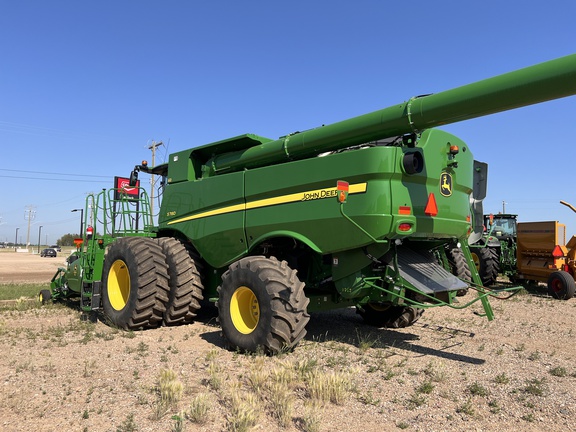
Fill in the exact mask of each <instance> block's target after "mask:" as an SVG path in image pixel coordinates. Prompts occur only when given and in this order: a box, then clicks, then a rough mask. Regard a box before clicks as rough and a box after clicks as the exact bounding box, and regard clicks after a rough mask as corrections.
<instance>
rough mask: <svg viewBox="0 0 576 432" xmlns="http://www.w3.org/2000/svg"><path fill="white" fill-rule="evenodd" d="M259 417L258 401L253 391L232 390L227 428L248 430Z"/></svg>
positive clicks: (233, 430) (240, 431) (230, 429)
mask: <svg viewBox="0 0 576 432" xmlns="http://www.w3.org/2000/svg"><path fill="white" fill-rule="evenodd" d="M258 417H259V410H258V401H257V399H256V396H254V394H253V393H238V392H233V393H232V395H231V397H230V414H229V415H228V418H227V419H226V421H227V429H228V430H229V431H231V432H248V431H249V430H250V429H251V428H252V427H254V426H256V423H257V422H258Z"/></svg>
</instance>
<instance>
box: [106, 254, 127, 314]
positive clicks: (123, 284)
mask: <svg viewBox="0 0 576 432" xmlns="http://www.w3.org/2000/svg"><path fill="white" fill-rule="evenodd" d="M129 296H130V273H129V272H128V267H127V266H126V263H125V262H124V261H122V260H116V261H114V263H113V264H112V266H111V267H110V271H109V272H108V299H109V300H110V305H111V306H112V307H113V308H114V309H116V310H117V311H120V310H122V309H124V307H126V303H128V297H129Z"/></svg>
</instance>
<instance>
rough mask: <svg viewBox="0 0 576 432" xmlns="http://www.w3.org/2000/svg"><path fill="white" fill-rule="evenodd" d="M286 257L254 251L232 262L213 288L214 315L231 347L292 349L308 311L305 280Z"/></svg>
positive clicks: (273, 351) (274, 351) (271, 350)
mask: <svg viewBox="0 0 576 432" xmlns="http://www.w3.org/2000/svg"><path fill="white" fill-rule="evenodd" d="M296 273H297V272H296V270H293V269H291V268H290V267H288V264H287V263H286V261H278V260H277V259H276V258H274V257H271V258H266V257H263V256H253V257H246V258H243V259H241V260H239V261H237V262H235V263H234V264H232V265H231V266H230V267H229V268H228V270H227V271H226V272H225V273H224V274H223V275H222V285H221V286H219V287H218V293H219V299H218V303H217V304H216V306H217V307H218V318H219V321H220V325H221V326H222V333H223V334H224V336H225V337H226V339H227V340H228V341H229V342H230V344H231V345H232V347H233V348H238V349H240V350H242V351H249V352H254V351H257V350H258V349H264V351H265V352H267V353H270V354H277V353H280V352H281V351H283V350H286V349H290V348H293V347H294V346H296V344H297V343H298V342H299V341H300V340H301V339H302V338H303V337H304V336H305V335H306V324H307V323H308V321H309V319H310V315H309V314H308V312H307V311H306V308H307V306H308V302H309V300H308V298H307V297H306V296H305V295H304V283H302V282H301V281H300V280H299V279H298V276H297V275H296Z"/></svg>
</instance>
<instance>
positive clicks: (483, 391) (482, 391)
mask: <svg viewBox="0 0 576 432" xmlns="http://www.w3.org/2000/svg"><path fill="white" fill-rule="evenodd" d="M468 391H469V392H470V393H471V394H472V395H474V396H488V389H487V388H486V387H484V386H483V385H482V384H479V383H477V382H474V383H472V384H470V386H469V387H468Z"/></svg>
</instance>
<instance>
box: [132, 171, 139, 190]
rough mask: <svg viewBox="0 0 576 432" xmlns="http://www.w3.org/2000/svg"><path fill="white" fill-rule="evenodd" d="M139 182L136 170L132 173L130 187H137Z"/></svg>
mask: <svg viewBox="0 0 576 432" xmlns="http://www.w3.org/2000/svg"><path fill="white" fill-rule="evenodd" d="M137 181H138V171H137V170H134V171H132V172H131V173H130V187H134V186H136V182H137Z"/></svg>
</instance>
